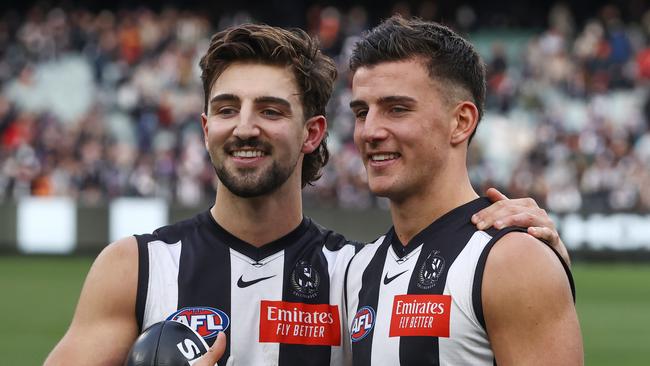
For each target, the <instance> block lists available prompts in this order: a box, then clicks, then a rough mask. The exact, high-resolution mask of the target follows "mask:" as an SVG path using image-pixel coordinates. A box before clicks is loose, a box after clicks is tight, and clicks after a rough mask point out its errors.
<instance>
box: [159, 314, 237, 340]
mask: <svg viewBox="0 0 650 366" xmlns="http://www.w3.org/2000/svg"><path fill="white" fill-rule="evenodd" d="M167 320H173V321H176V322H179V323H183V324H185V325H187V326H188V327H190V328H192V329H194V331H196V332H197V333H199V334H200V335H201V337H203V338H205V339H210V338H214V337H216V336H217V334H218V333H219V332H223V331H225V330H226V329H228V325H230V319H229V318H228V315H226V313H224V312H223V311H221V310H219V309H215V308H209V307H189V308H182V309H180V310H178V311H176V312H175V313H173V314H172V315H170V316H169V317H168V318H167Z"/></svg>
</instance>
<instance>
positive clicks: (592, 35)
mask: <svg viewBox="0 0 650 366" xmlns="http://www.w3.org/2000/svg"><path fill="white" fill-rule="evenodd" d="M432 4H433V3H430V2H423V3H422V4H421V6H419V7H417V8H414V9H412V8H411V7H409V6H408V5H404V4H402V3H399V4H398V5H396V6H395V7H394V8H393V9H392V10H391V12H393V13H394V12H399V13H402V14H404V15H417V16H420V17H422V18H425V19H434V20H435V19H436V12H435V6H433V5H432ZM456 15H457V16H456V18H455V19H454V20H453V21H452V22H451V23H449V22H448V23H447V24H449V25H450V26H452V27H453V28H455V29H456V30H458V31H459V32H461V33H463V34H465V35H467V37H468V38H469V39H470V40H471V41H472V42H473V43H475V44H476V45H477V47H478V48H479V50H480V51H481V53H482V55H483V57H484V60H485V62H486V65H487V69H488V100H487V103H486V108H487V113H486V115H485V118H484V120H483V121H481V123H480V125H479V129H478V132H477V135H476V138H475V140H474V141H473V142H472V144H471V145H470V150H471V152H470V158H469V160H470V161H469V166H470V174H471V177H472V180H473V183H474V184H475V187H476V188H477V189H478V190H479V191H482V190H484V189H485V188H487V187H489V186H496V187H498V188H501V189H503V190H504V191H505V192H507V193H508V194H510V195H511V196H524V195H532V196H533V197H534V198H535V199H537V200H538V202H539V203H540V204H541V205H542V206H544V207H546V208H548V209H549V210H552V211H555V212H559V213H563V212H585V211H587V212H609V211H629V212H639V211H644V212H647V211H648V210H649V209H650V93H649V91H648V89H650V88H649V86H650V11H646V13H645V14H640V15H638V16H637V17H636V19H634V20H626V21H623V20H622V17H621V14H620V11H619V9H618V8H616V7H615V6H605V7H603V8H602V9H600V10H598V12H597V13H595V14H594V17H593V18H592V19H590V20H588V21H587V22H585V23H584V24H576V22H575V20H574V17H573V15H572V14H571V11H570V10H569V8H567V7H566V6H562V5H557V6H554V7H553V8H552V9H551V11H550V13H549V14H548V22H547V24H548V25H547V27H546V28H545V29H542V30H530V29H528V30H522V29H509V30H503V29H500V30H494V29H482V28H480V27H478V26H477V24H478V19H480V14H477V13H476V12H475V11H474V10H473V9H472V8H471V7H468V6H463V7H459V8H458V10H457V12H456ZM249 21H254V19H252V18H251V16H250V15H249V14H248V13H246V12H243V11H242V12H239V13H235V14H228V15H224V16H223V17H222V18H221V19H220V20H218V21H212V22H211V21H210V19H208V18H207V17H206V15H205V14H201V13H199V12H194V11H186V10H179V9H174V8H166V9H162V10H160V11H152V10H150V9H147V8H138V9H132V10H118V11H109V10H104V11H98V12H90V11H87V10H83V9H71V10H70V9H67V10H63V9H61V8H53V9H44V8H40V7H34V8H32V9H31V10H29V11H27V12H26V13H24V14H21V15H18V14H16V13H8V14H4V15H0V88H1V90H2V92H1V93H0V202H3V201H5V202H6V201H12V200H18V199H20V198H21V197H25V196H30V195H31V196H62V195H64V196H70V197H74V198H76V199H78V200H79V201H80V202H81V203H83V204H89V205H93V204H101V203H103V202H106V201H107V200H110V199H112V198H115V197H121V196H135V197H152V196H155V197H165V198H167V199H169V200H173V201H174V202H176V203H179V204H182V205H188V206H192V205H205V203H207V202H210V201H211V200H212V199H213V195H214V185H215V174H214V172H213V169H212V166H211V164H210V162H209V159H208V157H207V154H206V153H205V149H204V146H203V137H202V132H201V128H200V119H199V115H200V113H201V111H202V109H203V98H202V88H201V85H200V79H199V72H200V70H199V68H198V61H199V58H200V56H201V55H202V53H203V52H204V51H205V49H206V48H207V45H208V42H209V37H210V35H211V34H213V33H214V32H215V31H217V30H220V29H223V28H225V27H227V26H229V25H233V24H238V23H242V22H249ZM370 23H371V21H370V20H369V19H368V15H367V12H366V10H365V9H364V8H363V7H351V8H350V9H347V10H345V11H342V10H339V9H336V8H332V7H318V6H313V7H310V8H309V10H308V12H307V14H306V28H307V31H308V32H309V33H310V34H313V35H315V36H317V37H318V38H319V39H320V42H321V45H322V48H323V50H324V52H325V53H326V54H328V55H329V56H331V57H333V58H334V59H335V61H336V62H337V65H338V69H339V75H340V77H339V79H338V81H337V83H336V86H335V91H334V95H333V98H332V100H331V102H330V105H329V106H328V121H329V126H330V130H329V140H328V144H329V147H330V151H331V154H332V156H331V160H330V163H329V164H328V165H327V166H326V168H325V169H324V173H323V176H322V178H321V179H320V180H319V181H318V182H317V183H316V184H315V185H314V186H312V187H308V188H306V189H305V191H304V194H305V201H306V204H308V205H328V206H338V207H344V208H369V207H385V201H384V200H381V199H378V198H376V197H374V196H373V195H372V194H370V193H369V192H368V190H367V187H366V178H365V172H364V169H363V165H362V163H361V160H360V159H359V157H358V154H357V152H356V149H355V147H354V144H353V141H352V130H353V123H354V119H353V116H352V114H351V112H350V111H349V107H348V102H349V98H350V89H349V84H350V83H349V77H350V75H349V73H348V70H347V63H348V58H349V55H350V52H351V49H352V45H353V44H354V42H355V40H356V39H357V38H358V36H359V35H360V34H361V33H362V32H363V31H364V30H366V29H368V28H369V26H371V25H372V24H370Z"/></svg>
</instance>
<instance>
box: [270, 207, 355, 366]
mask: <svg viewBox="0 0 650 366" xmlns="http://www.w3.org/2000/svg"><path fill="white" fill-rule="evenodd" d="M304 222H305V224H306V226H305V227H306V228H307V227H308V228H309V230H310V231H312V232H310V233H308V234H307V235H302V236H301V237H300V239H298V238H295V239H294V240H292V242H293V245H291V246H290V247H289V248H287V249H285V251H284V278H285V281H284V284H283V289H282V300H283V301H287V302H300V303H305V304H329V303H330V277H329V271H328V266H327V259H326V258H325V256H324V254H323V251H322V248H323V245H327V244H329V245H330V246H331V247H336V248H341V247H342V246H343V245H345V243H346V241H345V238H343V236H340V235H338V234H333V233H332V232H326V231H325V230H324V229H322V228H320V227H319V226H317V225H312V224H311V220H310V219H308V218H305V220H304ZM326 233H327V234H326ZM326 235H328V236H326ZM297 240H300V241H299V242H297V243H296V241H297ZM314 240H317V241H318V243H314V242H313V241H314ZM323 241H324V242H325V243H323ZM305 269H307V270H308V271H309V272H310V273H311V274H310V275H309V277H306V278H304V280H306V281H308V282H310V283H311V284H316V283H317V284H318V286H317V287H316V290H315V292H313V293H310V292H312V291H313V289H308V290H307V289H305V288H301V287H300V284H299V283H297V282H296V281H294V278H295V277H296V276H299V275H304V274H305V273H304V271H305ZM340 311H341V309H339V319H341V320H342V319H343V318H342V317H341V316H340ZM330 357H331V346H320V345H303V344H286V343H280V352H279V357H278V365H280V366H284V365H286V366H292V365H314V366H317V365H318V366H329V364H330Z"/></svg>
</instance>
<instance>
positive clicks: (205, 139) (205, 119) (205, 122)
mask: <svg viewBox="0 0 650 366" xmlns="http://www.w3.org/2000/svg"><path fill="white" fill-rule="evenodd" d="M201 129H202V130H203V143H204V144H205V148H206V149H207V148H208V116H206V115H205V113H201Z"/></svg>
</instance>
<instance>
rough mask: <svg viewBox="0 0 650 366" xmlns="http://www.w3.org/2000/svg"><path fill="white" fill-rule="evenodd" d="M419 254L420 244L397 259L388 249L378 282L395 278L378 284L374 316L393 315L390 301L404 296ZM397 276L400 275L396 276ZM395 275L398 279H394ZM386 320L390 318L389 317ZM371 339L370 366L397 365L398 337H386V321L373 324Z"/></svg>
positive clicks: (393, 252)
mask: <svg viewBox="0 0 650 366" xmlns="http://www.w3.org/2000/svg"><path fill="white" fill-rule="evenodd" d="M421 251H422V244H420V245H419V246H418V247H417V248H416V249H414V250H413V251H412V252H410V253H408V254H407V255H406V256H404V258H402V259H401V260H400V258H399V256H398V255H397V254H395V251H394V250H393V246H392V245H391V246H390V247H389V248H388V253H387V255H386V260H385V261H384V269H383V271H382V275H381V281H382V282H383V281H384V279H385V278H387V277H388V278H389V279H390V278H391V277H393V278H395V279H394V280H392V281H391V282H389V283H388V284H385V283H381V284H379V286H381V290H380V291H379V300H378V302H377V309H375V310H376V311H377V314H383V316H387V317H389V316H390V314H392V313H393V301H394V299H395V296H396V295H401V294H405V293H406V291H407V290H408V288H409V282H410V281H411V274H412V273H413V269H414V268H415V264H416V263H417V261H418V257H419V256H420V252H421ZM399 273H402V274H401V275H399V276H398V274H399ZM395 276H398V277H395ZM389 320H390V318H389ZM373 332H374V336H373V337H372V349H373V352H372V355H371V363H372V364H373V365H378V366H380V365H386V366H392V365H399V340H400V338H399V337H389V336H388V334H389V332H390V321H375V329H374V330H373ZM379 349H381V352H374V350H379Z"/></svg>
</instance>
